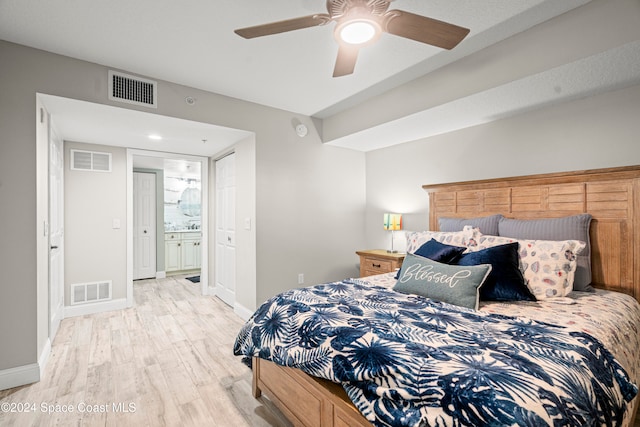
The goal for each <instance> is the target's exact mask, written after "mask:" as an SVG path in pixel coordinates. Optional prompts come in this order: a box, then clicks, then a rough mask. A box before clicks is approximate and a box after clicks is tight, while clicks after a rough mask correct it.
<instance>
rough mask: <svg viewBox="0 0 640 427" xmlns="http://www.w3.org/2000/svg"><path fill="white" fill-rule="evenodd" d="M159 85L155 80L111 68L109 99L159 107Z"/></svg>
mask: <svg viewBox="0 0 640 427" xmlns="http://www.w3.org/2000/svg"><path fill="white" fill-rule="evenodd" d="M157 86H158V84H157V82H154V81H153V80H148V79H143V78H142V77H137V76H132V75H129V74H124V73H120V72H118V71H112V70H109V99H110V100H112V101H120V102H126V103H128V104H136V105H143V106H145V107H153V108H157V107H158V101H157V98H158V88H157Z"/></svg>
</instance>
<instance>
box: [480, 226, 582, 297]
mask: <svg viewBox="0 0 640 427" xmlns="http://www.w3.org/2000/svg"><path fill="white" fill-rule="evenodd" d="M591 219H592V217H591V215H590V214H579V215H569V216H564V217H560V218H540V219H512V218H500V220H499V222H498V233H496V234H497V235H498V236H505V237H511V238H513V239H526V240H579V241H581V242H584V243H585V247H584V249H583V250H582V251H580V253H579V254H578V257H577V268H576V273H575V280H574V286H573V288H574V289H575V290H577V291H586V292H593V291H594V288H593V287H592V286H591V237H590V236H589V226H590V225H591ZM480 232H481V233H484V234H493V233H486V232H483V231H482V230H480Z"/></svg>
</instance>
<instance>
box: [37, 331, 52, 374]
mask: <svg viewBox="0 0 640 427" xmlns="http://www.w3.org/2000/svg"><path fill="white" fill-rule="evenodd" d="M50 355H51V340H50V339H49V338H47V342H46V343H44V348H43V349H42V353H40V357H39V358H38V366H39V367H40V378H42V377H43V375H44V368H46V367H47V362H49V356H50Z"/></svg>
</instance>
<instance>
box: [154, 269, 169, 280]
mask: <svg viewBox="0 0 640 427" xmlns="http://www.w3.org/2000/svg"><path fill="white" fill-rule="evenodd" d="M166 278H167V272H166V271H156V279H166Z"/></svg>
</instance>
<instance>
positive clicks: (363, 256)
mask: <svg viewBox="0 0 640 427" xmlns="http://www.w3.org/2000/svg"><path fill="white" fill-rule="evenodd" d="M356 253H357V254H358V255H359V256H360V277H365V276H372V275H374V274H382V273H388V272H390V271H394V270H396V269H397V268H400V267H402V261H403V260H404V257H405V255H406V254H404V253H389V252H387V251H385V250H384V249H371V250H366V251H356Z"/></svg>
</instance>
